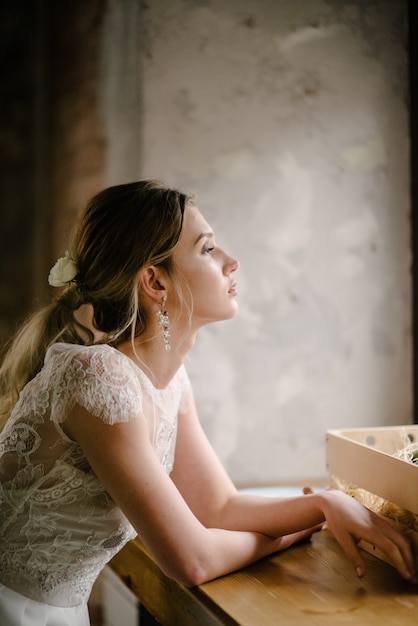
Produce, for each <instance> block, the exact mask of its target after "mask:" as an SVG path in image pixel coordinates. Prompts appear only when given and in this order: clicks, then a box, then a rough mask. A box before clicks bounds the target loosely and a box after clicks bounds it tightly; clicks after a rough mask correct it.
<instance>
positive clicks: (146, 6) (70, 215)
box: [0, 0, 412, 482]
mask: <svg viewBox="0 0 418 626" xmlns="http://www.w3.org/2000/svg"><path fill="white" fill-rule="evenodd" d="M55 4H56V3H47V2H43V1H42V0H37V1H36V2H34V3H32V4H31V7H30V11H29V10H28V7H27V4H26V3H25V2H23V1H20V0H17V2H16V3H13V6H12V5H10V7H8V8H7V9H6V7H3V8H2V9H1V11H2V19H1V20H0V22H1V26H0V29H1V33H2V38H1V41H2V43H1V48H2V55H1V59H2V61H1V63H2V67H3V77H4V80H3V81H2V89H3V98H2V99H1V104H0V108H1V109H2V111H4V112H5V113H6V115H3V117H2V121H1V122H0V141H1V145H2V151H1V154H2V158H3V160H4V162H5V164H6V159H8V161H7V163H8V164H9V166H10V164H12V166H13V167H11V166H10V167H9V169H7V168H5V167H4V168H2V171H1V176H2V186H1V192H0V193H1V206H0V218H1V228H0V235H1V243H2V245H1V250H0V261H1V262H0V298H1V302H2V309H1V311H0V334H1V340H3V339H4V338H6V337H7V334H8V332H9V330H10V329H11V328H12V327H14V324H15V323H16V320H17V319H18V318H19V317H20V316H21V315H22V314H23V313H24V312H26V311H27V310H28V309H30V308H32V307H33V306H34V305H37V304H38V303H39V302H41V301H42V300H43V299H44V298H45V297H46V296H47V284H46V277H47V270H48V268H49V265H50V263H51V262H52V261H53V260H54V259H55V257H56V256H57V255H58V254H62V253H63V252H64V250H65V242H66V240H67V237H68V234H69V229H70V226H71V224H72V223H73V221H74V219H75V217H76V215H77V212H78V211H79V210H80V209H81V208H82V205H83V204H84V202H85V201H86V200H87V198H88V197H89V196H90V195H91V194H93V193H95V192H96V191H97V190H98V189H100V188H101V187H102V186H104V185H108V184H113V183H119V182H125V181H127V180H132V179H136V178H140V177H158V178H161V179H163V180H164V181H166V182H167V183H168V184H172V185H176V186H178V187H181V188H183V189H185V190H192V191H196V192H197V193H198V197H199V200H200V206H201V209H202V211H203V212H204V213H205V214H206V216H207V218H208V220H209V221H210V222H211V223H212V225H213V226H214V228H215V229H216V231H217V238H218V240H219V243H220V244H221V245H222V246H224V247H226V248H227V249H228V250H230V252H231V253H232V254H234V255H236V256H237V257H238V258H239V259H240V262H241V269H240V271H239V272H238V274H237V279H238V288H239V298H238V299H239V303H240V314H239V317H238V318H237V319H236V320H234V321H230V322H226V323H222V324H218V325H214V326H212V327H208V328H206V329H204V331H203V332H202V333H201V335H200V337H199V339H198V342H197V344H196V346H195V348H194V350H193V352H192V354H191V355H190V358H189V360H188V370H189V373H190V376H191V378H192V379H193V382H194V384H195V389H196V396H197V401H198V404H199V407H200V414H201V418H202V422H203V425H204V428H205V430H206V431H207V433H208V435H209V437H210V439H211V440H212V442H213V444H214V446H215V448H216V449H217V451H218V453H219V455H220V457H221V459H222V460H223V462H224V463H225V465H226V467H227V468H228V470H229V471H230V473H231V475H232V477H233V478H234V479H235V480H236V481H238V482H247V481H249V482H255V481H257V482H271V481H290V480H296V479H298V478H299V477H304V478H308V479H309V478H312V479H313V478H317V477H321V476H324V475H325V472H326V468H325V456H324V440H325V431H326V430H327V429H328V428H340V427H345V426H350V427H351V426H353V427H357V426H372V425H387V424H400V423H405V422H411V421H412V374H411V367H412V355H411V345H412V340H411V319H410V317H411V313H410V311H411V277H410V265H411V251H410V224H409V213H410V200H409V139H408V104H407V103H408V57H407V49H406V42H407V37H406V34H407V33H406V27H407V24H406V4H407V3H406V1H403V0H375V1H369V2H364V1H363V0H347V1H346V0H270V1H268V0H245V1H244V0H229V1H228V2H224V1H223V0H222V1H221V0H194V1H192V0H170V1H169V0H153V1H152V2H148V3H145V2H140V1H138V0H108V1H107V2H105V1H104V0H88V1H87V2H86V0H74V2H72V3H70V4H68V6H67V5H65V7H64V6H63V5H62V3H59V7H55ZM22 29H23V30H22ZM19 55H21V56H20V61H21V62H20V64H17V60H18V58H19ZM16 67H18V68H19V69H18V71H15V70H13V71H12V70H11V69H9V68H16Z"/></svg>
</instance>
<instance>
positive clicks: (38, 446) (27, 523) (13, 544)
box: [0, 343, 189, 606]
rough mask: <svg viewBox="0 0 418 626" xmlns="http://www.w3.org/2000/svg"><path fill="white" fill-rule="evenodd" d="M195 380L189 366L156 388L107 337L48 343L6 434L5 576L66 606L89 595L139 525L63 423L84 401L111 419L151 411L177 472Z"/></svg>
mask: <svg viewBox="0 0 418 626" xmlns="http://www.w3.org/2000/svg"><path fill="white" fill-rule="evenodd" d="M188 384H189V383H188V378H187V374H186V372H185V369H184V367H181V368H180V370H179V371H178V372H177V374H176V375H175V377H174V378H173V379H172V380H171V382H170V384H169V385H168V387H167V388H166V389H161V390H160V389H156V388H155V387H154V386H153V385H152V383H151V381H150V380H149V379H148V378H147V376H146V375H145V374H144V373H143V372H142V370H141V369H140V368H138V367H137V366H136V365H135V364H134V363H133V361H131V359H129V358H128V357H126V356H124V355H122V354H121V353H120V352H118V351H117V350H115V349H114V348H112V347H110V346H107V345H97V346H74V345H68V344H62V343H58V344H54V345H53V346H52V347H51V348H50V349H49V350H48V352H47V354H46V357H45V364H44V367H43V369H42V370H41V372H39V374H38V375H37V376H36V377H35V378H34V379H33V380H32V381H30V382H29V383H28V384H27V385H26V387H25V388H24V389H23V391H22V392H21V394H20V397H19V400H18V402H17V404H16V406H15V408H14V410H13V413H12V415H11V417H10V418H9V421H8V422H7V424H6V426H5V428H4V430H3V432H2V433H1V435H0V554H1V558H0V581H1V582H3V584H5V585H7V586H8V587H10V588H12V589H14V590H15V591H18V592H19V593H21V594H23V595H26V596H29V597H31V598H32V599H34V600H37V601H39V602H45V603H47V604H52V605H56V606H74V605H77V604H80V603H81V602H83V601H85V600H86V599H87V598H88V596H89V594H90V591H91V587H92V584H93V582H94V581H95V579H96V577H97V576H98V574H99V572H100V571H101V569H102V568H103V567H104V565H105V564H106V563H107V562H108V561H109V560H110V559H111V558H112V557H113V556H114V554H116V552H118V551H119V550H120V549H121V548H122V547H123V545H124V544H125V543H126V542H127V541H128V540H129V539H132V538H133V537H134V536H135V531H134V529H133V528H132V526H131V525H130V523H129V522H128V520H127V519H126V517H125V516H124V514H123V513H122V511H121V510H120V509H119V508H118V507H117V506H116V505H115V503H114V502H113V500H112V499H111V497H110V496H109V495H108V494H107V492H106V491H105V490H104V488H103V486H102V485H101V483H100V482H99V480H98V478H97V477H96V475H95V474H94V472H93V470H92V469H91V467H90V465H89V463H88V461H87V459H86V458H85V456H84V455H83V452H82V450H81V448H80V447H79V446H78V444H77V443H76V442H74V441H72V440H71V439H70V438H69V437H68V436H67V435H66V434H65V432H64V430H63V428H62V424H63V422H64V421H65V419H66V417H67V415H68V414H69V412H70V410H71V409H72V408H73V407H74V406H75V405H76V404H79V405H80V406H82V407H83V408H85V409H87V411H89V412H90V413H91V414H93V415H95V416H97V417H100V418H101V419H102V420H103V421H104V422H105V423H106V424H115V423H117V422H124V421H127V420H131V419H147V420H148V421H149V422H150V428H151V427H152V428H151V430H152V432H153V437H154V448H155V451H156V454H157V455H158V457H159V459H160V461H161V463H162V465H163V466H164V468H165V469H166V471H167V472H168V473H169V472H170V471H171V469H172V466H173V460H174V449H175V439H176V432H177V414H178V412H179V409H180V405H181V401H182V397H183V395H184V393H185V391H186V389H187V387H188ZM145 406H146V407H147V408H146V409H145V408H144V407H145ZM149 407H152V411H150V410H149Z"/></svg>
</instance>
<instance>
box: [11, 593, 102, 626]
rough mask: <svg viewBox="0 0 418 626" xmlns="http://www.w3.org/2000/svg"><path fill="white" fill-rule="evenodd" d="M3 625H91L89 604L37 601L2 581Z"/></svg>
mask: <svg viewBox="0 0 418 626" xmlns="http://www.w3.org/2000/svg"><path fill="white" fill-rule="evenodd" d="M0 624H1V626H90V618H89V612H88V608H87V604H86V603H83V604H79V605H78V606H70V607H61V606H52V605H50V604H43V603H42V602H36V601H35V600H31V599H30V598H26V597H25V596H22V595H21V594H20V593H17V592H16V591H13V590H12V589H9V588H8V587H5V585H2V584H1V583H0Z"/></svg>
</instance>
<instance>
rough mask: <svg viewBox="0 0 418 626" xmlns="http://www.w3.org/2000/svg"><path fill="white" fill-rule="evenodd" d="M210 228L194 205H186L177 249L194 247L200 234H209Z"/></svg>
mask: <svg viewBox="0 0 418 626" xmlns="http://www.w3.org/2000/svg"><path fill="white" fill-rule="evenodd" d="M211 230H212V229H211V227H210V226H209V224H208V223H207V221H206V220H205V218H204V217H203V215H202V213H201V212H200V210H199V209H198V207H197V206H196V205H195V204H187V205H186V207H185V209H184V219H183V228H182V231H181V235H180V239H179V247H183V246H187V247H189V246H194V245H195V244H196V243H197V239H198V237H199V236H200V235H201V234H202V233H209V232H211Z"/></svg>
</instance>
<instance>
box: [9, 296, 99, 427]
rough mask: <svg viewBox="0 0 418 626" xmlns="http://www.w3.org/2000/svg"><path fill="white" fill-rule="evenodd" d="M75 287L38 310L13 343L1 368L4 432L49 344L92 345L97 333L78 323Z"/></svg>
mask: <svg viewBox="0 0 418 626" xmlns="http://www.w3.org/2000/svg"><path fill="white" fill-rule="evenodd" d="M78 300H79V296H78V295H77V290H76V288H75V287H73V286H72V287H70V288H69V289H68V290H67V291H66V292H64V293H63V294H62V295H61V296H60V297H59V298H58V299H57V300H55V301H54V302H52V303H51V304H49V305H48V306H45V307H43V308H42V309H40V310H39V311H38V312H36V313H34V314H33V315H32V316H31V317H29V319H28V320H27V321H26V323H25V324H24V325H23V326H22V328H21V329H20V331H19V332H18V333H17V334H16V336H15V337H14V339H13V341H12V342H11V344H10V346H9V349H8V351H7V352H6V355H5V357H4V359H3V362H2V365H1V367H0V431H1V430H2V428H3V427H4V425H5V423H6V421H7V419H8V417H9V415H10V412H11V410H12V408H13V406H14V405H15V404H16V402H17V399H18V397H19V393H20V391H21V390H22V389H23V387H24V386H25V385H26V383H28V382H29V381H30V380H31V379H32V378H34V377H35V376H36V374H37V373H38V372H39V371H40V370H41V369H42V366H43V363H44V359H45V354H46V351H47V350H48V348H49V346H51V345H52V344H53V343H55V342H57V341H63V342H65V343H77V344H84V345H87V344H91V343H93V341H94V335H93V333H92V332H91V330H89V329H88V328H86V327H84V326H83V325H82V324H80V323H79V322H77V320H76V319H75V318H74V310H75V309H76V308H78V306H79V302H78Z"/></svg>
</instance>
